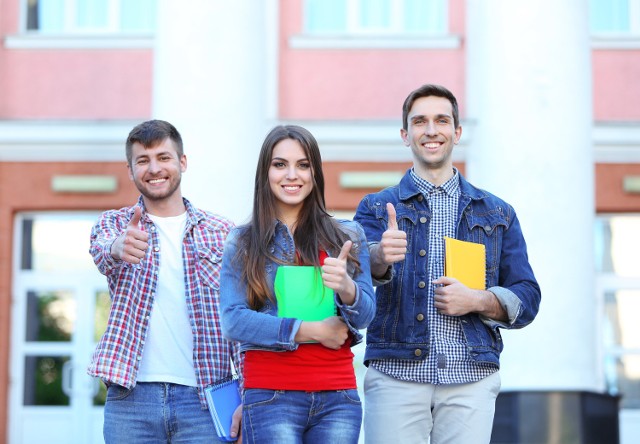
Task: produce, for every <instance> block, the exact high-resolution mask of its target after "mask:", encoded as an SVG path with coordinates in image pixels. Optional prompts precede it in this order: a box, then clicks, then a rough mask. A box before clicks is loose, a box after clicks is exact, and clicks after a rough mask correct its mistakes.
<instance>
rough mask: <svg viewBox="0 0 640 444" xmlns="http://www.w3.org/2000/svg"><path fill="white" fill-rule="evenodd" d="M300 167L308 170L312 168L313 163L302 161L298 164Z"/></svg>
mask: <svg viewBox="0 0 640 444" xmlns="http://www.w3.org/2000/svg"><path fill="white" fill-rule="evenodd" d="M298 168H301V169H303V170H308V169H309V168H311V163H309V162H300V163H299V164H298Z"/></svg>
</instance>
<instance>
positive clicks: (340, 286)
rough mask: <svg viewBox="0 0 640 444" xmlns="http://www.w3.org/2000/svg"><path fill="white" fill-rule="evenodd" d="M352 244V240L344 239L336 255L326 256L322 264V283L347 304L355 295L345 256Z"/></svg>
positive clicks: (347, 254) (351, 301)
mask: <svg viewBox="0 0 640 444" xmlns="http://www.w3.org/2000/svg"><path fill="white" fill-rule="evenodd" d="M352 246H353V242H352V241H350V240H348V241H346V242H345V243H344V245H343V246H342V249H341V250H340V254H338V257H328V258H326V259H325V260H324V265H323V266H322V283H323V284H324V285H325V287H327V288H330V289H332V290H333V291H335V292H336V293H338V294H339V295H340V299H341V300H342V302H343V303H345V304H347V305H351V303H353V301H354V300H355V297H356V284H355V282H353V279H351V276H349V273H347V258H348V257H349V251H351V247H352Z"/></svg>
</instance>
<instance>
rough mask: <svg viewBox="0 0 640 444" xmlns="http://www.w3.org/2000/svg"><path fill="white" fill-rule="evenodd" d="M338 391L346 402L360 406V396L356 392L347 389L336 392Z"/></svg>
mask: <svg viewBox="0 0 640 444" xmlns="http://www.w3.org/2000/svg"><path fill="white" fill-rule="evenodd" d="M338 391H339V392H340V393H342V396H344V398H345V399H346V400H347V402H350V403H351V404H357V405H360V403H361V402H360V395H359V394H358V390H356V389H349V390H338Z"/></svg>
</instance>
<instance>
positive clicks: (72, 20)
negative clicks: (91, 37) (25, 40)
mask: <svg viewBox="0 0 640 444" xmlns="http://www.w3.org/2000/svg"><path fill="white" fill-rule="evenodd" d="M24 1H25V14H24V17H25V21H24V29H25V30H26V31H28V32H37V33H40V34H113V33H149V32H152V31H153V30H154V29H155V23H156V1H157V0H135V1H131V0H129V1H127V0H24Z"/></svg>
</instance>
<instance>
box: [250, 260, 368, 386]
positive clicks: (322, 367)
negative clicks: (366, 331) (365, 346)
mask: <svg viewBox="0 0 640 444" xmlns="http://www.w3.org/2000/svg"><path fill="white" fill-rule="evenodd" d="M325 258H327V254H326V253H325V252H324V251H321V252H320V264H323V263H324V260H325ZM244 387H245V388H263V389H271V390H304V391H308V392H313V391H321V390H345V389H355V388H356V375H355V372H354V370H353V352H351V338H349V339H347V341H345V343H344V344H343V345H342V347H340V349H338V350H333V349H330V348H327V347H325V346H324V345H322V344H317V343H313V344H300V345H299V346H298V349H297V350H294V351H282V352H273V351H264V350H248V351H247V352H246V353H245V358H244Z"/></svg>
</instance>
